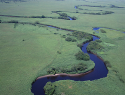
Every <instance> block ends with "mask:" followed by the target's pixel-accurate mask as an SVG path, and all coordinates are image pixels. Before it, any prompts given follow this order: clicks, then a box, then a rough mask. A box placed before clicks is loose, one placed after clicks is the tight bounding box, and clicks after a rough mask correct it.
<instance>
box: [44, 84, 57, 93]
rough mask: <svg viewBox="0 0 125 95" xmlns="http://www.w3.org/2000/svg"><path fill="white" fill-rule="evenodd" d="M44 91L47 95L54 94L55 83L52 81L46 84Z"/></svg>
mask: <svg viewBox="0 0 125 95" xmlns="http://www.w3.org/2000/svg"><path fill="white" fill-rule="evenodd" d="M44 91H45V94H46V95H53V93H54V91H55V85H54V84H53V83H51V82H47V83H46V85H45V86H44Z"/></svg>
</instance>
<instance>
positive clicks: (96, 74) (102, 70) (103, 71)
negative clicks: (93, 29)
mask: <svg viewBox="0 0 125 95" xmlns="http://www.w3.org/2000/svg"><path fill="white" fill-rule="evenodd" d="M97 39H99V38H97V37H95V36H93V41H95V40H97ZM88 44H89V42H88V43H86V44H84V45H83V47H82V51H83V52H84V53H88V52H87V50H86V47H87V45H88ZM88 54H89V56H90V59H91V60H92V61H93V62H94V63H95V69H94V71H93V72H91V73H89V74H86V75H83V76H80V77H68V76H57V77H47V78H42V79H38V80H37V81H36V82H35V83H33V85H32V90H31V91H32V93H34V95H45V94H44V90H43V87H44V86H45V84H46V83H47V82H48V81H51V82H55V81H59V80H74V81H86V80H91V81H92V80H95V79H100V78H104V77H107V73H108V70H107V68H106V66H105V65H104V62H103V61H102V60H100V59H99V58H98V57H97V56H95V55H93V54H91V53H88Z"/></svg>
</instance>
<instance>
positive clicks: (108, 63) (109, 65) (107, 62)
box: [104, 61, 112, 68]
mask: <svg viewBox="0 0 125 95" xmlns="http://www.w3.org/2000/svg"><path fill="white" fill-rule="evenodd" d="M104 63H105V64H106V67H109V68H111V67H112V66H111V64H110V62H109V61H105V62H104Z"/></svg>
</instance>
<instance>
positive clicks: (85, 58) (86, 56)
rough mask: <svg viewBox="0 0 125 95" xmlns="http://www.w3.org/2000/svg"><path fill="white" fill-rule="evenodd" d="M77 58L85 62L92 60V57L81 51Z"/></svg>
mask: <svg viewBox="0 0 125 95" xmlns="http://www.w3.org/2000/svg"><path fill="white" fill-rule="evenodd" d="M75 56H76V59H77V60H85V61H88V60H90V56H89V55H88V54H87V53H84V52H82V51H79V52H78V53H76V54H75Z"/></svg>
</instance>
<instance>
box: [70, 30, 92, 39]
mask: <svg viewBox="0 0 125 95" xmlns="http://www.w3.org/2000/svg"><path fill="white" fill-rule="evenodd" d="M72 36H75V37H77V39H78V40H81V39H82V38H85V39H89V40H91V39H93V37H92V35H90V34H87V33H84V32H80V31H74V32H73V33H72Z"/></svg>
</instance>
